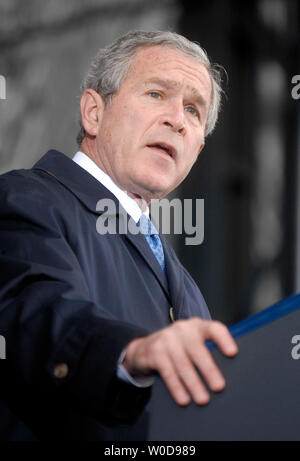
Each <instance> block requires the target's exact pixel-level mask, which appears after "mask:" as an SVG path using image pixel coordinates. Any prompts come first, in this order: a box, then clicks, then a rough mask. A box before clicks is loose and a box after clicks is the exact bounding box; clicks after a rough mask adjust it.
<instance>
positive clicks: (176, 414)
mask: <svg viewBox="0 0 300 461" xmlns="http://www.w3.org/2000/svg"><path fill="white" fill-rule="evenodd" d="M230 331H231V333H232V335H233V336H234V337H235V338H236V341H237V344H238V346H239V354H238V355H237V356H236V357H235V358H234V359H230V358H227V357H224V356H223V355H222V354H221V353H220V352H219V351H218V350H217V349H216V348H215V347H214V345H212V344H210V348H211V349H212V355H213V357H214V359H215V361H216V363H217V364H218V366H219V367H220V369H221V370H222V372H223V374H224V376H225V379H226V382H227V386H226V389H225V390H224V391H223V392H221V393H219V394H212V395H211V401H210V403H209V404H208V405H207V406H205V407H200V406H197V405H196V404H194V403H192V404H190V405H189V406H188V407H180V406H178V405H176V404H175V402H174V401H173V399H172V398H171V396H170V394H169V393H168V391H167V389H166V387H165V385H164V384H163V382H162V381H161V380H160V379H158V380H157V382H156V383H155V385H154V389H153V396H152V402H151V417H150V424H149V432H148V436H149V437H148V440H157V441H161V440H166V441H171V440H173V441H176V440H184V441H202V440H203V441H211V440H215V441H217V440H218V441H219V440H220V441H221V440H234V441H239V440H243V441H256V440H267V441H269V440H272V441H281V440H300V360H298V359H299V358H300V295H296V296H293V297H290V298H288V299H286V300H284V301H281V302H280V303H278V304H276V305H274V306H272V307H270V308H268V309H266V310H264V311H262V312H260V313H258V314H256V315H254V316H252V317H250V318H249V319H246V320H244V321H242V322H240V323H238V324H236V325H234V326H233V327H231V328H230Z"/></svg>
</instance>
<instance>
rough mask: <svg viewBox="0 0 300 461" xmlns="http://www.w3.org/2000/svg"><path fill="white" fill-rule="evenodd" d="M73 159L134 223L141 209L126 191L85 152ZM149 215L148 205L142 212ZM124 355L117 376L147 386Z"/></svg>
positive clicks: (149, 381)
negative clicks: (125, 363) (135, 375)
mask: <svg viewBox="0 0 300 461" xmlns="http://www.w3.org/2000/svg"><path fill="white" fill-rule="evenodd" d="M73 161H74V162H76V163H77V165H79V166H80V167H81V168H83V169H84V170H85V171H87V172H88V173H90V174H91V175H92V176H93V177H94V178H95V179H97V180H98V181H99V182H100V183H101V184H102V185H103V186H104V187H106V188H107V189H108V190H109V191H110V192H111V193H112V194H113V195H114V196H115V197H116V198H117V199H118V200H119V202H120V203H121V205H122V207H123V208H124V210H125V211H126V213H128V214H129V216H130V217H131V218H132V219H134V221H135V223H137V222H138V220H139V219H140V217H141V214H142V210H141V209H140V207H139V205H138V204H137V202H136V201H135V200H134V199H133V198H131V197H129V195H127V193H126V191H124V190H122V189H120V187H119V186H117V184H116V183H114V182H113V180H112V179H111V178H110V176H108V175H107V174H106V173H104V171H103V170H101V168H99V167H98V165H96V163H95V162H94V161H93V160H92V159H90V157H88V156H87V155H86V154H84V153H83V152H80V151H79V152H76V154H75V155H74V157H73ZM143 213H144V214H146V215H147V216H148V217H149V207H147V209H146V210H145V211H144V212H143ZM124 357H125V350H124V351H123V352H122V353H121V355H120V358H119V362H118V369H117V376H118V378H119V379H121V380H123V381H126V382H129V383H131V384H133V385H134V386H137V387H148V386H151V385H152V384H153V383H154V377H153V376H150V377H140V378H138V379H133V378H132V376H130V375H129V373H128V372H127V371H126V369H125V368H124V367H123V366H122V365H121V362H122V361H123V359H124Z"/></svg>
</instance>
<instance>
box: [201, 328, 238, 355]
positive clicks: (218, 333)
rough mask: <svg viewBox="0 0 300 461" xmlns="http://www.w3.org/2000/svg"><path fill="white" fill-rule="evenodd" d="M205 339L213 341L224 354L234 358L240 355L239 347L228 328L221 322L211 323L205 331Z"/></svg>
mask: <svg viewBox="0 0 300 461" xmlns="http://www.w3.org/2000/svg"><path fill="white" fill-rule="evenodd" d="M204 335H205V339H211V340H212V341H213V342H214V343H215V344H216V345H217V346H218V347H219V349H220V351H221V352H223V354H225V355H227V356H229V357H233V356H235V355H236V354H237V353H238V346H237V344H236V342H235V340H234V339H233V337H232V335H231V333H230V331H229V330H228V328H227V327H226V326H225V325H223V324H222V323H221V322H215V321H210V322H208V325H207V327H206V328H205V329H204Z"/></svg>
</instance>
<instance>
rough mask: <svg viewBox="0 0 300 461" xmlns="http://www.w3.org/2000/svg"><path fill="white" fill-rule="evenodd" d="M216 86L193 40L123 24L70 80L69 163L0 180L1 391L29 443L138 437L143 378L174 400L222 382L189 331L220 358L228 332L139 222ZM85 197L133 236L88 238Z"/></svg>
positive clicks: (177, 171)
mask: <svg viewBox="0 0 300 461" xmlns="http://www.w3.org/2000/svg"><path fill="white" fill-rule="evenodd" d="M220 91H221V89H220V81H219V77H218V73H217V71H216V70H215V69H214V68H213V66H212V65H211V63H210V62H209V60H208V58H207V56H206V54H205V52H204V51H203V50H202V49H201V48H200V47H199V46H198V45H196V44H194V43H191V42H189V41H188V40H187V39H185V38H184V37H182V36H179V35H177V34H173V33H170V32H141V31H138V32H132V33H129V34H127V35H126V36H124V37H121V38H120V39H118V40H117V41H116V42H115V43H113V44H112V45H110V46H109V47H107V48H106V49H104V50H100V52H99V53H98V55H97V56H96V58H95V60H94V61H93V63H92V66H91V68H90V71H89V73H88V75H87V77H86V79H85V81H84V84H83V88H82V97H81V130H80V133H79V135H78V143H79V146H80V150H79V151H78V152H77V154H76V155H75V156H74V158H73V159H69V158H68V157H66V156H64V155H63V154H62V153H60V152H57V151H49V152H48V153H47V154H46V155H45V156H44V157H42V159H41V160H40V161H39V162H38V163H37V164H36V165H34V167H33V168H32V169H31V170H19V171H13V172H10V173H7V174H5V175H3V176H2V177H1V178H0V188H1V189H0V190H1V207H0V218H1V228H0V248H1V255H0V268H1V276H0V277H1V278H0V280H1V283H0V310H1V316H0V319H1V320H0V334H2V335H3V336H4V337H5V338H6V342H7V373H6V376H5V379H4V382H2V387H3V399H4V400H5V402H6V403H7V405H8V406H9V407H10V408H11V409H12V411H13V412H14V413H15V414H16V415H17V416H18V417H19V418H20V419H21V420H23V421H24V422H25V424H26V425H27V426H28V427H30V429H31V430H32V432H33V433H34V434H35V435H36V436H37V437H38V438H40V439H45V438H52V439H53V438H61V439H82V440H116V439H117V440H122V439H125V440H132V439H140V440H141V439H143V438H146V437H147V433H146V431H147V418H148V412H149V411H151V402H150V403H149V399H150V393H151V386H152V384H153V381H154V377H155V374H159V375H160V376H161V378H162V379H163V380H164V382H165V384H166V386H167V387H168V389H169V391H170V393H171V395H172V396H173V398H174V400H175V401H176V402H177V403H178V404H179V405H187V404H188V403H189V402H190V401H191V399H192V400H194V401H195V402H196V403H197V404H199V405H204V404H206V403H207V402H208V401H209V393H208V391H207V389H206V387H205V385H204V383H203V382H202V380H201V379H200V377H199V374H198V373H197V371H200V372H201V374H202V376H203V378H204V379H205V381H206V384H207V386H208V387H209V388H210V389H211V390H213V391H215V392H218V391H221V390H222V389H223V388H224V386H225V381H224V378H223V376H222V374H221V372H220V370H219V369H218V368H217V366H216V364H215V363H214V361H213V359H212V357H211V355H210V353H209V351H208V349H207V348H206V346H205V340H207V339H211V340H213V341H215V342H216V343H217V345H218V346H219V348H220V349H221V351H222V352H223V353H224V354H226V355H228V356H233V355H235V354H236V353H237V346H236V344H235V342H234V340H233V339H232V337H231V335H230V334H229V332H228V330H227V328H226V327H225V326H224V325H221V324H220V323H219V322H213V321H211V319H210V315H209V312H208V309H207V306H206V304H205V301H204V299H203V297H202V295H201V293H200V291H199V289H198V287H197V286H196V284H195V283H194V281H193V280H192V278H191V277H190V275H189V274H188V272H187V271H186V270H185V269H184V268H183V267H182V265H181V264H180V262H179V261H178V259H177V257H176V255H175V253H174V251H173V250H172V248H171V247H170V245H169V244H168V243H167V241H166V240H165V238H164V237H163V236H162V235H159V234H157V232H153V231H152V230H151V231H149V232H148V233H147V232H143V230H142V229H143V228H144V225H146V227H147V226H148V225H150V226H151V221H149V216H150V215H149V205H150V202H151V200H153V199H159V198H161V197H164V196H165V195H166V194H168V193H169V192H170V191H172V190H173V189H174V188H175V187H177V186H178V185H179V184H180V183H181V182H182V181H183V180H184V178H185V177H186V176H187V175H188V173H189V171H190V169H191V168H192V166H193V164H194V163H195V161H196V159H197V157H198V155H199V154H200V152H201V150H202V149H203V147H204V140H205V136H206V135H207V134H209V133H210V132H211V131H212V130H213V128H214V125H215V123H216V120H217V114H218V110H219V103H220ZM99 200H100V201H102V200H105V201H107V200H109V201H110V203H113V204H115V205H116V209H118V211H117V212H116V214H115V216H114V219H115V222H116V224H117V227H118V228H120V226H121V222H122V221H123V224H124V220H125V221H126V222H127V221H128V219H129V220H131V224H132V223H133V227H134V226H135V227H136V230H137V231H139V230H140V231H141V232H127V233H122V232H117V233H106V234H103V233H100V232H99V228H98V227H97V225H98V220H99V218H101V214H103V210H102V209H100V208H99ZM105 203H107V202H105ZM97 204H98V205H97ZM133 227H132V226H131V229H133ZM97 229H98V231H97ZM149 229H150V227H149ZM143 233H144V234H145V235H143Z"/></svg>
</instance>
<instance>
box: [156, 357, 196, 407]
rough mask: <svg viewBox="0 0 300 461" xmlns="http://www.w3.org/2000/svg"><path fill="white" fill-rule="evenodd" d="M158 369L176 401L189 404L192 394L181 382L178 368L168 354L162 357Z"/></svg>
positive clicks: (179, 403) (180, 403)
mask: <svg viewBox="0 0 300 461" xmlns="http://www.w3.org/2000/svg"><path fill="white" fill-rule="evenodd" d="M157 371H158V372H159V374H160V376H161V378H162V380H163V381H164V383H165V384H166V386H167V388H168V390H169V392H170V394H171V395H172V397H173V399H174V400H175V402H176V403H178V405H188V404H189V403H190V401H191V399H190V396H189V394H188V392H187V391H186V390H185V388H184V386H183V384H182V383H181V381H180V379H179V377H178V374H177V372H176V369H175V367H174V365H173V363H172V361H171V360H170V359H169V357H168V356H167V355H166V357H161V358H160V363H159V365H158V366H157Z"/></svg>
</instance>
